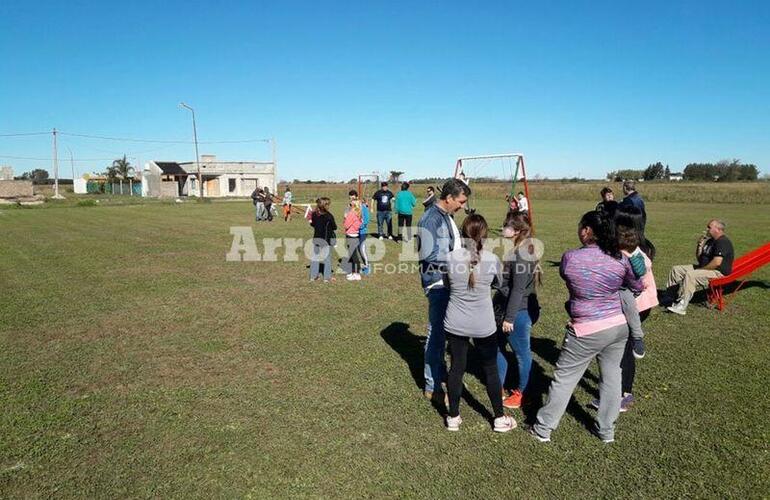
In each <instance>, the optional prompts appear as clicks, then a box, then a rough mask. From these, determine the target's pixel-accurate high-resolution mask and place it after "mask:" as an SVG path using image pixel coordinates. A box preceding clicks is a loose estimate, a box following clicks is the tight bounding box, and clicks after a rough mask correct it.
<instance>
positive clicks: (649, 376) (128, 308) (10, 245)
mask: <svg viewBox="0 0 770 500" xmlns="http://www.w3.org/2000/svg"><path fill="white" fill-rule="evenodd" d="M336 199H337V200H339V199H340V198H339V197H337V198H336ZM75 205H76V202H71V203H70V204H63V205H56V204H50V203H49V204H47V206H46V209H29V210H20V209H9V210H0V235H2V244H0V262H2V265H0V286H2V300H0V408H1V409H2V411H0V496H2V497H49V496H63V497H72V496H87V497H125V496H130V497H149V496H159V497H212V496H219V497H234V496H238V497H247V498H248V497H251V498H264V497H267V496H282V497H283V496H290V495H291V496H298V497H319V496H323V497H347V496H376V497H385V496H389V497H390V496H410V497H429V498H434V497H468V496H472V497H502V496H514V495H523V496H524V497H553V496H559V497H566V496H575V497H580V496H588V497H609V496H623V497H664V496H665V497H766V496H767V494H768V492H769V491H770V479H768V478H770V468H769V467H768V458H769V457H768V451H769V448H770V447H769V445H768V443H770V431H768V426H767V415H768V414H770V395H769V394H768V389H767V380H768V379H769V378H770V368H769V367H768V366H769V365H768V362H767V360H768V354H769V353H770V348H768V337H767V334H768V326H767V325H768V320H770V314H769V313H768V308H767V306H768V303H769V302H768V298H769V297H770V295H769V292H768V290H767V288H768V286H770V284H769V282H770V269H764V270H762V271H761V272H759V273H757V274H755V275H754V276H753V277H752V282H751V283H750V285H749V286H747V287H746V288H745V289H743V290H741V291H740V292H739V293H738V294H737V296H736V297H735V298H734V300H733V301H732V302H731V303H730V305H729V306H728V309H727V310H726V311H724V312H721V313H720V312H717V311H713V310H708V309H706V308H703V307H699V306H698V305H696V304H694V305H693V306H691V307H690V309H689V312H688V315H687V316H686V317H678V316H672V315H667V314H663V313H661V312H659V311H655V312H654V313H653V314H652V316H651V317H650V319H649V320H648V321H647V322H646V323H645V328H646V330H647V332H648V337H647V338H648V342H647V343H648V356H647V357H646V358H645V359H644V360H643V361H641V362H640V363H639V365H638V375H637V384H636V396H637V398H638V400H639V403H638V404H637V406H636V407H635V408H634V409H633V411H631V412H629V413H627V414H624V415H622V416H621V418H620V420H619V423H618V431H617V436H616V437H617V441H616V443H614V444H613V445H611V446H604V445H602V444H601V442H599V441H598V440H597V439H595V438H593V437H592V436H591V435H590V434H589V433H588V432H587V431H586V429H585V423H584V422H585V421H586V419H588V418H590V417H591V416H592V413H591V412H590V411H588V410H585V404H586V403H587V402H588V401H589V400H590V399H591V398H592V397H593V396H594V393H595V392H596V376H597V368H596V366H595V364H594V365H592V367H591V369H590V373H589V374H588V375H587V377H586V378H585V379H584V383H583V384H581V385H580V386H579V387H578V389H577V391H576V392H575V400H576V403H575V404H574V405H572V406H571V409H570V411H569V412H568V413H567V414H566V415H565V416H564V418H563V419H562V422H561V426H560V427H559V429H558V430H557V431H556V432H555V433H554V436H553V437H554V442H553V443H551V444H549V445H541V444H539V443H537V442H535V441H534V440H533V439H532V438H530V437H529V436H528V435H526V434H525V433H524V432H522V431H521V430H518V429H517V430H515V431H514V432H512V433H509V434H506V435H497V434H495V433H493V432H492V431H491V430H490V426H489V422H488V421H487V420H486V419H485V417H484V416H483V415H482V414H480V413H478V412H477V411H476V410H474V409H473V408H472V407H471V406H470V405H469V404H468V402H467V401H463V403H462V407H461V411H462V414H463V418H464V420H465V423H464V424H463V428H462V430H461V432H459V433H456V434H450V433H447V432H446V431H445V430H444V428H443V424H442V419H441V417H440V416H439V414H438V413H437V411H436V410H435V409H434V408H433V407H432V406H431V405H430V404H429V403H427V402H426V401H425V400H424V399H423V398H422V396H421V394H420V389H419V387H418V382H417V380H416V379H418V380H419V374H420V372H421V359H420V356H421V343H420V342H421V340H422V336H423V335H424V330H425V321H426V301H425V298H424V297H423V295H422V294H421V290H420V287H419V280H418V277H417V276H416V275H409V274H401V275H384V274H380V275H376V276H373V277H371V278H370V279H366V280H365V281H363V282H361V283H347V282H345V281H344V280H338V281H337V282H336V283H332V284H330V285H326V286H324V285H321V284H317V283H313V284H311V283H308V279H307V278H308V276H307V269H306V267H305V263H304V262H293V263H292V262H288V263H284V262H278V263H262V262H256V263H233V262H226V261H225V253H226V252H227V251H228V250H229V248H230V244H231V236H230V233H229V228H230V226H244V225H246V226H248V225H251V226H252V227H254V231H255V235H256V238H257V240H259V239H260V238H262V237H280V236H289V237H306V236H308V235H309V234H310V232H309V230H308V228H307V225H306V224H305V223H304V221H302V220H295V221H293V222H291V223H289V224H285V223H283V222H282V221H278V222H274V223H273V224H271V225H268V224H264V223H263V224H255V223H253V222H252V207H251V205H250V204H249V203H247V202H233V203H212V204H196V203H187V204H169V203H150V204H137V205H126V206H111V205H110V204H109V203H100V204H99V206H95V207H89V208H87V209H85V208H78V207H76V206H75ZM333 207H334V209H335V212H336V213H337V215H338V219H339V215H340V213H341V208H342V207H341V206H340V203H339V202H336V203H335V205H333ZM592 207H593V202H591V201H540V202H538V201H535V205H534V209H535V213H536V216H537V220H536V223H537V230H538V236H539V237H540V238H541V239H543V240H544V241H545V244H546V255H545V258H544V260H545V261H549V260H550V261H556V260H558V259H559V256H560V255H561V253H562V252H563V251H564V250H566V249H568V248H571V247H574V246H576V236H575V226H576V221H577V218H578V217H579V215H580V214H581V213H582V212H583V211H585V210H587V209H590V208H592ZM768 208H769V207H768V206H767V205H764V206H747V205H730V204H724V203H719V204H715V203H709V204H694V203H691V204H681V203H650V205H649V217H650V223H649V228H648V233H649V237H650V238H651V239H652V240H653V241H654V242H655V243H656V245H657V247H658V252H659V253H658V258H657V260H656V262H655V275H656V278H657V282H658V286H659V287H661V286H662V284H663V283H664V281H665V277H666V274H667V272H668V269H669V268H670V266H671V265H673V264H676V263H687V262H690V261H691V258H692V256H691V253H692V251H693V245H694V239H695V238H696V236H697V235H698V234H699V233H700V231H701V230H702V229H703V228H704V227H705V224H706V222H707V220H708V218H709V217H711V216H720V217H722V218H724V219H725V220H726V221H727V223H728V230H727V231H728V234H729V235H730V237H731V239H732V240H733V242H734V244H735V246H736V250H737V252H738V253H743V252H745V251H747V250H749V249H750V248H754V247H756V246H758V245H759V244H761V243H763V242H764V241H765V240H766V239H767V235H768V233H769V232H768V229H770V210H768ZM480 209H481V211H482V212H484V213H491V214H493V215H492V216H491V217H490V219H491V220H492V221H499V220H501V219H502V211H503V210H504V207H503V206H502V204H501V203H493V202H489V201H486V202H480ZM388 245H389V247H390V248H393V247H395V244H392V243H389V244H388ZM260 250H261V247H260ZM395 259H396V256H395V254H394V253H392V252H391V253H390V254H389V255H388V257H387V261H388V262H396V260H395ZM565 298H566V289H565V287H564V284H563V282H562V281H561V280H560V278H559V277H558V274H557V271H556V268H555V267H551V266H550V265H549V264H548V263H547V262H545V282H544V286H543V288H542V290H541V303H542V305H543V314H542V318H541V321H540V322H539V323H538V324H537V325H536V326H535V327H534V329H533V336H534V337H535V340H533V347H534V351H535V362H536V364H537V366H536V368H535V377H536V379H537V380H539V383H540V384H541V385H543V384H546V383H547V379H545V378H544V377H547V376H548V375H550V374H551V373H552V363H553V361H554V359H555V356H557V355H558V352H557V349H558V347H559V345H560V342H561V336H562V331H563V325H564V323H565V321H566V319H567V318H566V316H565V313H564V312H563V302H564V300H565ZM466 381H467V382H468V384H469V388H470V392H471V394H473V396H474V397H475V398H476V399H477V400H478V401H479V402H480V403H481V405H483V406H484V407H488V406H489V403H488V401H487V400H486V395H485V392H484V390H483V386H482V385H481V383H480V382H479V380H478V379H477V378H476V377H475V376H474V375H472V374H469V375H466ZM514 416H515V417H516V419H517V420H518V421H520V422H521V421H522V420H523V416H522V413H521V412H519V411H515V412H514Z"/></svg>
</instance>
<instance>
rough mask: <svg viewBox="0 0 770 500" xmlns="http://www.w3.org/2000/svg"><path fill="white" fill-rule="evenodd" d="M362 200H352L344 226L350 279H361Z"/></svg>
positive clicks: (348, 276)
mask: <svg viewBox="0 0 770 500" xmlns="http://www.w3.org/2000/svg"><path fill="white" fill-rule="evenodd" d="M361 222H362V218H361V202H360V201H358V200H353V201H351V202H350V209H349V210H348V211H347V213H346V214H345V219H344V221H343V223H342V226H343V228H344V230H345V245H346V247H347V249H348V263H349V264H350V272H349V273H348V275H347V280H348V281H361V261H362V260H363V259H362V258H361V249H360V247H361V246H360V240H359V230H360V229H361Z"/></svg>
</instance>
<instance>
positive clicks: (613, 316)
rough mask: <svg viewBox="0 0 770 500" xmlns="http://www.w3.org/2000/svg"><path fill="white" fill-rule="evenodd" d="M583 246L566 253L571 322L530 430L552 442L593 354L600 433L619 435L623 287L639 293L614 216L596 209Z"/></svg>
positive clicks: (582, 231) (587, 220) (582, 230)
mask: <svg viewBox="0 0 770 500" xmlns="http://www.w3.org/2000/svg"><path fill="white" fill-rule="evenodd" d="M578 238H579V239H580V243H582V244H583V246H582V247H580V248H577V249H574V250H570V251H568V252H566V253H565V254H564V255H563V256H562V258H561V269H560V274H561V277H562V279H564V281H565V282H566V283H567V289H568V290H569V301H568V302H567V311H568V313H569V316H570V322H569V324H568V325H567V332H566V335H565V336H564V344H563V345H562V350H561V354H560V355H559V360H558V361H557V363H556V370H555V371H554V377H553V382H552V383H551V388H550V390H549V392H548V399H547V400H546V403H545V406H543V407H542V408H541V409H540V411H539V412H538V413H537V422H536V423H535V425H533V426H532V429H531V433H532V435H533V436H535V438H537V439H538V440H539V441H543V442H545V441H550V439H551V432H552V431H553V430H554V429H556V427H557V426H558V425H559V420H560V419H561V417H562V415H563V414H564V411H565V410H566V408H567V404H568V403H569V400H570V397H571V396H572V392H573V391H574V389H575V386H576V385H577V383H578V382H579V381H580V379H581V378H582V377H583V373H584V372H585V371H586V369H587V368H588V365H589V364H590V363H591V361H592V360H593V359H594V358H597V359H598V361H599V368H600V371H601V379H600V381H599V400H600V404H599V411H598V413H597V416H596V427H595V433H596V435H597V436H598V437H599V438H601V440H602V441H604V442H605V443H611V442H612V441H614V440H615V420H616V419H617V418H618V413H619V412H620V400H621V387H620V386H621V374H620V360H621V358H622V357H623V351H624V349H625V346H626V340H627V339H628V325H627V324H626V318H625V316H624V315H623V311H622V309H621V303H620V294H619V292H620V289H621V288H622V287H625V288H629V289H631V290H632V291H636V292H639V291H641V289H642V284H641V281H639V280H638V279H636V277H635V276H634V272H633V269H632V268H631V264H630V263H629V261H628V258H626V257H625V256H623V255H622V254H621V253H620V250H619V249H618V242H617V238H616V236H615V230H614V226H613V224H612V221H611V220H609V218H608V217H606V216H605V215H603V214H601V213H599V212H596V211H592V212H588V213H586V214H585V215H583V218H582V219H581V220H580V224H579V225H578Z"/></svg>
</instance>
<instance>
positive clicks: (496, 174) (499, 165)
mask: <svg viewBox="0 0 770 500" xmlns="http://www.w3.org/2000/svg"><path fill="white" fill-rule="evenodd" d="M469 173H470V176H469V175H468V174H469ZM520 175H521V176H520ZM454 178H455V179H460V180H462V181H463V182H465V183H466V184H468V183H469V182H470V181H471V180H472V179H482V178H490V179H503V180H506V181H507V180H508V179H510V192H509V194H508V195H509V196H510V197H515V196H516V182H517V181H519V180H521V182H522V183H523V184H524V197H525V198H526V199H527V203H528V206H527V210H528V214H529V221H530V226H531V227H532V233H533V234H534V232H535V223H534V216H533V213H532V200H531V198H530V197H529V183H528V182H527V170H526V167H525V165H524V155H522V154H518V153H504V154H493V155H482V156H461V157H460V158H458V159H457V163H456V164H455V172H454Z"/></svg>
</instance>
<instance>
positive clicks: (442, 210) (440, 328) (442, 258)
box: [417, 179, 471, 400]
mask: <svg viewBox="0 0 770 500" xmlns="http://www.w3.org/2000/svg"><path fill="white" fill-rule="evenodd" d="M470 194H471V190H470V188H469V187H468V185H467V184H465V183H463V182H462V181H461V180H459V179H451V180H449V181H447V182H446V184H444V187H443V188H442V189H441V196H440V199H439V200H438V201H436V203H434V204H433V205H431V206H430V207H428V209H427V210H425V213H424V214H423V215H422V217H421V218H420V222H418V223H417V228H418V229H417V237H418V249H419V255H420V281H421V283H422V288H423V291H424V292H425V296H426V297H428V338H427V339H426V341H425V368H424V375H425V397H426V398H428V399H431V400H432V399H433V398H434V391H435V392H437V393H438V392H440V391H442V388H441V383H442V382H444V381H445V380H446V365H445V364H444V350H445V348H446V333H445V332H444V316H446V308H447V305H448V304H449V289H448V288H446V286H445V283H444V275H445V274H446V265H447V259H448V256H449V252H451V251H452V250H453V249H454V248H458V247H459V246H460V245H461V244H462V243H461V239H460V231H459V230H458V228H457V225H456V224H455V222H454V219H453V218H452V216H453V215H454V214H455V213H456V212H457V211H458V210H460V209H461V208H463V207H464V206H465V204H466V203H467V202H468V196H469V195H470Z"/></svg>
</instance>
